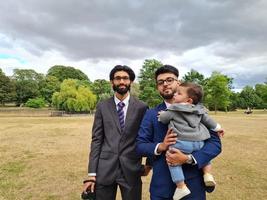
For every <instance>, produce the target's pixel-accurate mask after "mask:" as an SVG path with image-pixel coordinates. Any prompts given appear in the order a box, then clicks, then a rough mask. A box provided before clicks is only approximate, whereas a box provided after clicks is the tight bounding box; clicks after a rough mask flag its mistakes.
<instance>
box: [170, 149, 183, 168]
mask: <svg viewBox="0 0 267 200" xmlns="http://www.w3.org/2000/svg"><path fill="white" fill-rule="evenodd" d="M187 160H188V155H186V154H184V153H182V152H181V151H180V150H179V149H176V148H170V149H169V150H168V151H167V152H166V161H167V164H168V165H170V166H172V165H182V164H184V163H186V161H187Z"/></svg>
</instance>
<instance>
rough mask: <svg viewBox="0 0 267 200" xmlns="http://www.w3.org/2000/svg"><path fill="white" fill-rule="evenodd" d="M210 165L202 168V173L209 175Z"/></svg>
mask: <svg viewBox="0 0 267 200" xmlns="http://www.w3.org/2000/svg"><path fill="white" fill-rule="evenodd" d="M211 169H212V168H211V164H207V165H206V166H205V167H203V173H204V174H206V173H211Z"/></svg>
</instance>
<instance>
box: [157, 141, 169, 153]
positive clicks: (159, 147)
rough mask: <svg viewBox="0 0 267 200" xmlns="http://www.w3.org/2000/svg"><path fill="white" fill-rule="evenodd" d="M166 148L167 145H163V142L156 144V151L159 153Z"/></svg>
mask: <svg viewBox="0 0 267 200" xmlns="http://www.w3.org/2000/svg"><path fill="white" fill-rule="evenodd" d="M166 150H167V147H166V146H165V145H164V143H160V144H159V146H158V149H157V152H158V153H161V152H163V151H166Z"/></svg>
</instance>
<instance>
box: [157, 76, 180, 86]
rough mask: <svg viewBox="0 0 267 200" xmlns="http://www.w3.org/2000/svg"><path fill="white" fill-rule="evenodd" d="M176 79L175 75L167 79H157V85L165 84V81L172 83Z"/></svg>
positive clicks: (168, 83)
mask: <svg viewBox="0 0 267 200" xmlns="http://www.w3.org/2000/svg"><path fill="white" fill-rule="evenodd" d="M174 81H177V79H175V78H173V77H168V78H166V79H165V80H161V79H160V80H157V85H158V86H161V85H164V83H166V84H167V85H170V84H172V83H173V82H174Z"/></svg>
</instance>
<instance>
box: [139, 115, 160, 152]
mask: <svg viewBox="0 0 267 200" xmlns="http://www.w3.org/2000/svg"><path fill="white" fill-rule="evenodd" d="M154 118H155V116H154V114H153V111H152V110H147V111H146V113H145V115H144V118H143V120H142V123H141V125H140V128H139V131H138V135H137V138H136V151H137V154H138V155H140V156H147V157H150V156H154V155H155V154H154V150H155V148H156V145H157V142H154V130H153V119H154Z"/></svg>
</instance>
